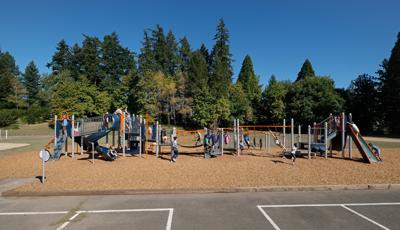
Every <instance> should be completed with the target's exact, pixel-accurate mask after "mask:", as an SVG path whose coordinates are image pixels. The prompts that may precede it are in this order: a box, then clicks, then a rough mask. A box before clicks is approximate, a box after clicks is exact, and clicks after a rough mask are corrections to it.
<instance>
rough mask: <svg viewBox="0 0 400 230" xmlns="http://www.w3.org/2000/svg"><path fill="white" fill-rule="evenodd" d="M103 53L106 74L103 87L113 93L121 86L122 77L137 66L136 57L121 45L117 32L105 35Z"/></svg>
mask: <svg viewBox="0 0 400 230" xmlns="http://www.w3.org/2000/svg"><path fill="white" fill-rule="evenodd" d="M101 53H102V58H101V62H102V63H101V67H102V69H103V71H102V72H103V73H104V76H105V78H104V80H103V81H102V88H103V89H105V90H106V91H107V92H108V93H110V95H111V94H112V92H115V91H117V88H119V87H120V86H121V82H122V77H123V76H126V75H127V74H128V73H129V71H130V70H133V69H134V68H135V65H134V58H133V54H132V53H131V52H130V51H129V49H128V48H124V47H122V46H121V44H120V42H119V39H118V35H117V34H116V33H112V34H110V35H106V36H105V37H104V40H103V43H102V49H101Z"/></svg>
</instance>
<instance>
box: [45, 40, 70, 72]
mask: <svg viewBox="0 0 400 230" xmlns="http://www.w3.org/2000/svg"><path fill="white" fill-rule="evenodd" d="M70 58H71V53H70V50H69V46H68V44H67V43H66V42H65V40H64V39H62V40H61V41H60V42H58V44H57V48H56V52H55V53H54V55H53V57H52V60H51V62H50V63H47V68H50V69H51V70H52V71H53V73H54V74H58V73H59V72H60V71H62V70H65V69H68V68H69V64H70Z"/></svg>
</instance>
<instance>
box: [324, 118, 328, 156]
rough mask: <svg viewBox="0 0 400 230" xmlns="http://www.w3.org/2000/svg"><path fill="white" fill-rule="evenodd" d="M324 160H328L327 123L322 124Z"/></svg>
mask: <svg viewBox="0 0 400 230" xmlns="http://www.w3.org/2000/svg"><path fill="white" fill-rule="evenodd" d="M324 131H325V132H324V142H325V159H328V123H327V122H325V123H324Z"/></svg>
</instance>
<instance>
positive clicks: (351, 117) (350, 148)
mask: <svg viewBox="0 0 400 230" xmlns="http://www.w3.org/2000/svg"><path fill="white" fill-rule="evenodd" d="M349 120H350V121H352V120H353V115H352V114H351V113H349ZM351 145H352V140H351V137H350V136H349V158H350V159H353V154H352V146H351Z"/></svg>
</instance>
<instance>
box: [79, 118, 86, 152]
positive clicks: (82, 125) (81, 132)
mask: <svg viewBox="0 0 400 230" xmlns="http://www.w3.org/2000/svg"><path fill="white" fill-rule="evenodd" d="M84 128H85V127H84V122H83V118H82V119H81V130H80V134H81V152H80V153H81V155H82V154H83V138H84V135H83V134H84V133H85V132H84V131H85V130H84Z"/></svg>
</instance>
